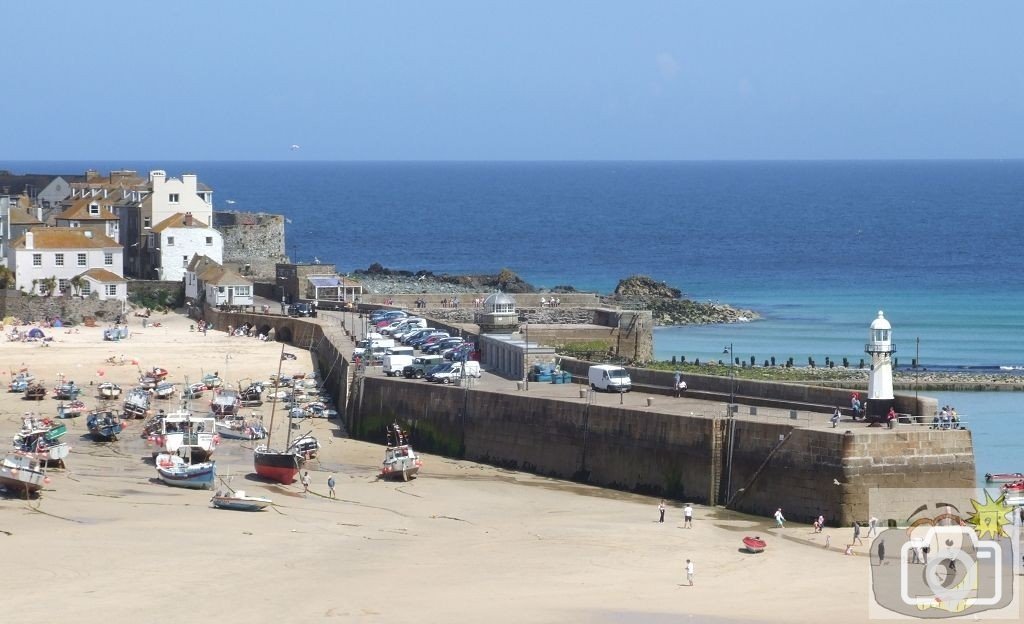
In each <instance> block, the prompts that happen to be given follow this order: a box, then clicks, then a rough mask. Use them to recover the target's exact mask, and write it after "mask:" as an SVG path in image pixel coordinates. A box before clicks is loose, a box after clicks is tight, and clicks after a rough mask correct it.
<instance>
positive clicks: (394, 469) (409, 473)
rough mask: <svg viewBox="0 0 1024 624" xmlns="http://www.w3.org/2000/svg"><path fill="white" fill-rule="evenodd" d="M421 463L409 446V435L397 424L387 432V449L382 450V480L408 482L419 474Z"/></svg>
mask: <svg viewBox="0 0 1024 624" xmlns="http://www.w3.org/2000/svg"><path fill="white" fill-rule="evenodd" d="M422 466H423V462H422V461H421V460H420V458H419V455H417V454H416V451H414V450H413V449H412V445H410V444H409V434H408V432H406V431H403V430H402V428H401V427H399V426H398V424H397V423H396V424H393V425H391V426H389V427H388V430H387V448H386V449H385V450H384V464H383V465H382V466H381V469H380V475H381V477H382V478H384V479H401V480H402V481H408V480H409V479H411V478H412V477H414V476H416V474H417V473H419V471H420V468H421V467H422Z"/></svg>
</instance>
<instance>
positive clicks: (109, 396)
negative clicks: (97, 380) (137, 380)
mask: <svg viewBox="0 0 1024 624" xmlns="http://www.w3.org/2000/svg"><path fill="white" fill-rule="evenodd" d="M99 396H100V398H101V399H103V400H104V401H112V400H114V399H120V398H121V386H119V385H117V384H116V383H113V382H111V381H105V382H103V383H101V384H100V385H99Z"/></svg>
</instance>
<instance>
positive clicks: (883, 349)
mask: <svg viewBox="0 0 1024 624" xmlns="http://www.w3.org/2000/svg"><path fill="white" fill-rule="evenodd" d="M864 353H896V343H895V342H890V343H889V344H886V345H880V344H875V343H873V342H869V343H867V344H866V345H864Z"/></svg>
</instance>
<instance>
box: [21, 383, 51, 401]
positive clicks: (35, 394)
mask: <svg viewBox="0 0 1024 624" xmlns="http://www.w3.org/2000/svg"><path fill="white" fill-rule="evenodd" d="M24 398H25V400H26V401H42V400H43V399H45V398H46V386H44V385H43V384H41V383H31V384H29V385H28V387H27V388H25V397H24Z"/></svg>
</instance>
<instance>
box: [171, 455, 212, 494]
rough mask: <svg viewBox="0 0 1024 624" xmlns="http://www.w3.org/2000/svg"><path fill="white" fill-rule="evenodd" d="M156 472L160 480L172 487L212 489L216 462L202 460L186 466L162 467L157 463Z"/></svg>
mask: <svg viewBox="0 0 1024 624" xmlns="http://www.w3.org/2000/svg"><path fill="white" fill-rule="evenodd" d="M156 472H157V474H158V475H159V477H160V480H161V481H163V482H164V483H166V484H167V485H170V486H173V487H181V488H189V489H193V490H210V489H213V483H214V481H215V480H216V478H217V464H216V463H214V462H204V463H202V464H193V465H191V466H186V467H174V468H163V467H161V466H160V465H157V468H156Z"/></svg>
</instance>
